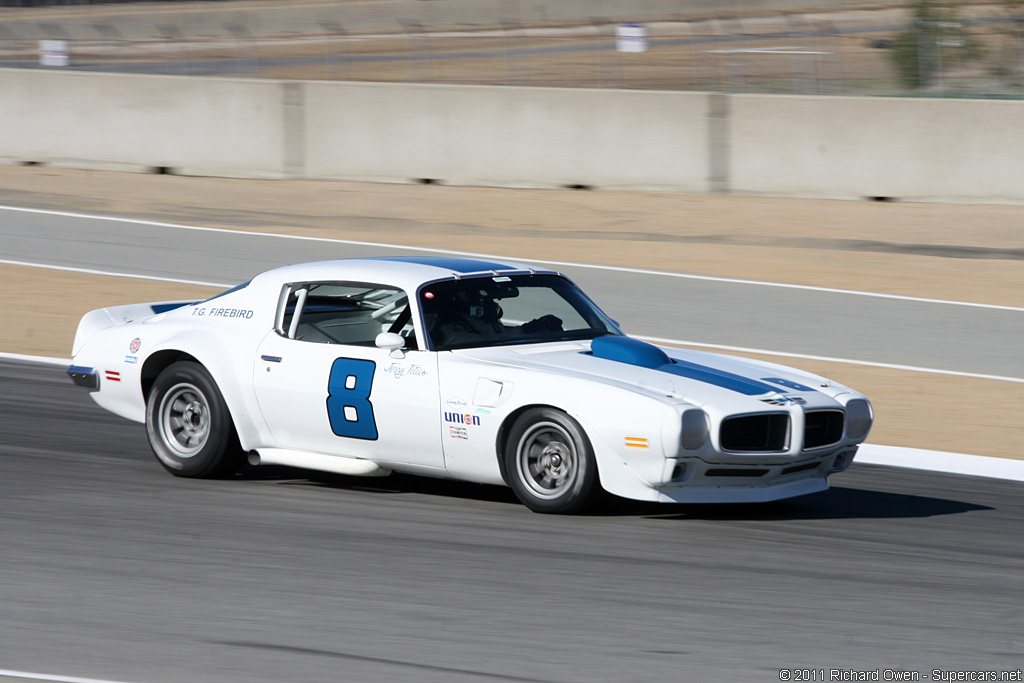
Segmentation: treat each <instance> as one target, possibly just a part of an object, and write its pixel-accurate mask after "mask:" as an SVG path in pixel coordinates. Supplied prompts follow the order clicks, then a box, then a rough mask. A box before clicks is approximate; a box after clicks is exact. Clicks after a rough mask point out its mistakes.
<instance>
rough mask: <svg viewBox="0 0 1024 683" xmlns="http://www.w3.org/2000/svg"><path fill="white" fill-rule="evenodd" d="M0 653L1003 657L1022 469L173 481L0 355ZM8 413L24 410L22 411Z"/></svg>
mask: <svg viewBox="0 0 1024 683" xmlns="http://www.w3.org/2000/svg"><path fill="white" fill-rule="evenodd" d="M0 386H3V388H4V390H3V392H0V411H2V414H3V416H4V422H5V424H6V425H7V426H8V427H7V428H5V429H4V434H5V436H4V439H3V441H2V443H0V548H3V561H2V562H0V605H2V606H3V607H2V609H0V667H3V668H4V669H7V670H18V671H31V672H40V673H45V674H51V675H62V676H80V677H93V678H100V679H104V680H116V681H137V682H154V683H157V682H162V681H175V682H178V681H210V682H216V681H231V682H239V683H241V682H243V681H246V682H248V681H328V680H346V681H395V680H415V681H446V682H448V681H450V682H458V681H695V680H708V681H738V680H743V681H777V680H779V674H778V670H779V669H783V668H787V669H793V668H814V669H819V668H825V669H833V668H843V669H856V670H874V669H880V670H882V671H884V670H886V669H895V670H911V671H919V672H922V673H926V672H931V671H932V670H933V669H937V668H938V669H942V670H944V671H953V670H956V671H961V670H975V669H978V670H997V671H1001V670H1014V669H1017V668H1019V667H1020V666H1021V652H1022V651H1024V640H1022V638H1024V636H1022V635H1021V634H1022V633H1024V628H1022V627H1024V618H1022V609H1021V603H1020V595H1021V588H1022V587H1024V584H1022V581H1024V580H1022V578H1021V577H1022V576H1024V551H1022V547H1021V544H1020V539H1021V538H1022V537H1024V502H1022V500H1021V498H1020V495H1019V492H1020V485H1019V483H1016V482H1006V481H999V480H993V479H982V478H973V477H955V476H950V475H941V474H934V473H926V472H920V471H910V470H901V469H897V468H888V467H873V466H866V465H859V466H855V467H854V468H853V469H852V470H851V471H849V472H847V473H845V474H843V475H840V476H838V477H836V479H835V480H834V483H835V484H836V485H837V486H836V487H835V488H833V489H832V490H831V491H828V492H825V493H821V494H816V495H813V496H808V497H804V498H801V499H796V500H793V501H788V502H780V503H773V504H769V505H763V506H744V507H738V508H737V507H711V506H643V505H633V504H630V503H618V504H613V505H612V506H611V508H610V509H609V510H608V511H607V512H606V513H604V514H599V515H594V516H589V517H569V518H563V517H550V516H541V515H536V514H533V513H531V512H529V511H528V510H527V509H526V508H524V507H522V506H521V505H519V504H518V503H516V502H515V500H514V499H513V497H512V495H511V493H510V492H509V491H507V490H505V489H501V488H492V487H481V486H476V485H465V484H455V483H451V482H444V481H439V480H429V479H419V478H413V477H397V476H396V477H393V478H388V479H382V480H360V479H348V478H344V477H340V476H331V475H317V474H313V475H307V474H305V473H301V472H298V471H294V470H284V469H271V468H259V469H253V470H249V471H246V472H243V473H242V474H241V475H239V476H237V477H236V478H234V479H231V480H227V481H198V480H183V479H176V478H174V477H172V476H170V475H169V474H167V473H165V472H164V471H163V469H162V468H160V467H159V465H158V464H157V463H156V460H155V459H154V458H153V457H152V455H151V454H150V452H149V449H148V445H147V443H146V440H145V434H144V430H143V428H142V426H141V425H138V424H135V423H131V422H127V421H124V420H121V419H120V418H117V417H115V416H113V415H110V414H108V413H106V412H104V411H102V410H100V409H99V408H97V407H96V406H94V405H93V403H92V401H91V400H90V399H89V398H88V395H87V394H86V393H85V392H81V391H78V390H75V389H74V388H73V387H71V386H70V382H68V380H67V379H66V378H65V377H64V374H63V369H62V368H60V367H56V366H50V365H41V364H29V363H19V362H13V361H0ZM15 425H16V428H12V426H15Z"/></svg>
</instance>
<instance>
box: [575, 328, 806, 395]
mask: <svg viewBox="0 0 1024 683" xmlns="http://www.w3.org/2000/svg"><path fill="white" fill-rule="evenodd" d="M590 353H591V355H593V356H595V357H597V358H603V359H605V360H611V361H615V362H617V363H626V364H627V365H635V366H637V367H641V368H648V369H650V370H656V371H658V372H666V373H668V374H670V375H676V376H678V377H685V378H687V379H692V380H696V381H698V382H704V383H705V384H712V385H714V386H716V387H721V388H723V389H728V390H730V391H735V392H737V393H740V394H743V395H745V396H759V395H761V394H768V393H783V394H784V393H786V392H785V391H783V390H781V389H779V388H778V387H773V386H771V385H769V384H765V383H763V382H759V381H757V380H755V379H748V378H746V377H743V376H741V375H736V374H733V373H731V372H726V371H725V370H717V369H715V368H711V367H708V366H706V365H698V364H697V363H690V362H688V361H685V360H678V359H674V358H669V356H668V354H666V353H665V352H664V351H662V350H661V349H659V348H658V347H657V346H654V345H653V344H648V343H647V342H643V341H640V340H639V339H633V338H631V337H617V336H616V337H598V338H597V339H595V340H594V341H593V342H591V344H590Z"/></svg>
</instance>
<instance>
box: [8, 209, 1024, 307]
mask: <svg viewBox="0 0 1024 683" xmlns="http://www.w3.org/2000/svg"><path fill="white" fill-rule="evenodd" d="M0 210H3V211H19V212H22V213H34V214H45V215H48V216H64V217H67V218H84V219H87V220H97V221H110V222H114V223H130V224H133V225H149V226H153V227H160V228H174V229H176V230H195V231H199V232H215V233H224V234H233V235H247V236H253V237H272V238H276V239H289V240H299V241H306V242H327V243H331V244H348V245H352V246H360V247H376V248H380V249H397V250H402V251H420V252H424V253H434V254H451V255H455V256H472V257H474V258H487V259H497V260H505V261H520V262H527V263H538V264H544V265H549V266H567V267H570V268H590V269H594V270H607V271H613V272H620V273H635V274H638V275H658V276H661V277H674V278H681V279H686V280H704V281H707V282H725V283H729V284H738V285H750V286H756V287H780V288H784V289H801V290H806V291H813V292H826V293H829V294H847V295H850V296H867V297H874V298H878V299H895V300H898V301H914V302H919V303H929V304H941V305H945V306H968V307H971V308H988V309H995V310H1001V311H1017V312H1021V313H1024V308H1021V307H1017V306H1000V305H996V304H980V303H974V302H970V301H952V300H949V299H928V298H924V297H916V296H903V295H900V294H881V293H879V292H863V291H859V290H853V289H836V288H832V287H814V286H811V285H795V284H789V283H784V282H767V281H764V280H742V279H739V278H727V277H715V276H711V275H693V274H690V273H675V272H671V271H664V270H646V269H643V268H627V267H623V266H605V265H597V264H593V263H576V262H573V261H551V260H540V259H535V258H529V257H528V258H519V257H509V256H502V255H498V254H481V253H478V252H471V251H455V250H452V249H436V248H431V247H413V246H408V245H401V244H387V243H384V242H362V241H358V240H343V239H335V238H331V237H307V236H304V235H286V234H281V233H273V232H255V231H251V230H230V229H228V228H209V227H203V226H197V225H183V224H181V223H166V222H162V221H144V220H139V219H135V218H114V217H110V216H98V215H93V214H85V213H74V212H70V211H51V210H48V209H27V208H24V207H20V206H4V205H0Z"/></svg>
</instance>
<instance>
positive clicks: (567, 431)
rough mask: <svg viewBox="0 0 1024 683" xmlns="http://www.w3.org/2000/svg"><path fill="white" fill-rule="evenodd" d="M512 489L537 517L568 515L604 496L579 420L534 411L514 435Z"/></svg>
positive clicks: (508, 463)
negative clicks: (542, 515) (540, 515)
mask: <svg viewBox="0 0 1024 683" xmlns="http://www.w3.org/2000/svg"><path fill="white" fill-rule="evenodd" d="M505 471H506V472H507V473H508V479H509V485H510V486H511V487H512V490H513V491H515V493H516V496H517V497H518V498H519V500H520V501H522V503H523V504H524V505H525V506H526V507H528V508H530V509H531V510H533V511H534V512H547V513H561V514H568V513H573V512H581V511H583V510H585V509H586V508H587V507H589V506H590V505H592V504H593V503H594V501H595V499H596V497H597V494H598V492H599V491H600V483H599V482H598V475H597V464H596V461H595V460H594V452H593V449H592V448H591V446H590V441H589V440H588V439H587V435H586V434H585V433H584V432H583V428H582V427H580V425H579V423H578V422H576V420H574V419H572V418H571V417H569V416H568V415H566V414H565V413H563V412H562V411H560V410H555V409H553V408H532V409H530V410H528V411H526V412H525V413H523V414H522V415H521V416H520V417H519V419H518V420H516V422H515V424H514V425H513V427H512V430H511V431H510V432H509V438H508V443H507V447H506V448H505Z"/></svg>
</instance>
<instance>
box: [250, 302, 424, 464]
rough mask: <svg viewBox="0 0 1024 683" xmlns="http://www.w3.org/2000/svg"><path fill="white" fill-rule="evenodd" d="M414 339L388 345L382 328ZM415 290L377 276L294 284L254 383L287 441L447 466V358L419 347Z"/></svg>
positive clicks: (298, 446) (280, 438)
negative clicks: (441, 364) (441, 382)
mask: <svg viewBox="0 0 1024 683" xmlns="http://www.w3.org/2000/svg"><path fill="white" fill-rule="evenodd" d="M387 331H393V332H395V333H397V334H402V335H403V336H404V337H405V338H406V339H407V342H406V343H407V348H405V349H403V350H388V349H385V348H378V347H377V346H376V345H375V344H374V340H375V339H376V337H377V335H378V334H380V333H381V332H387ZM418 347H419V344H418V343H417V335H416V331H415V329H414V325H413V323H412V321H411V315H410V314H409V301H408V297H407V296H406V295H405V293H404V292H402V291H401V290H399V289H396V288H392V287H386V286H381V285H374V284H367V283H349V282H330V283H294V284H291V285H288V286H286V287H285V290H284V291H283V292H282V301H281V304H280V305H279V307H278V320H277V324H276V329H275V330H273V331H271V332H270V333H269V334H267V336H266V337H265V338H264V340H263V341H262V342H261V344H260V346H259V348H258V350H257V357H256V360H255V364H254V377H253V385H254V388H255V393H256V398H257V401H258V403H259V406H260V410H261V411H262V413H263V417H264V419H265V420H266V422H267V425H268V426H269V428H270V431H271V433H272V435H273V437H274V439H275V441H276V442H277V444H278V446H279V447H281V448H288V449H294V450H304V451H313V452H317V453H326V454H331V455H339V456H348V457H360V458H368V459H371V460H375V461H377V462H382V463H385V462H388V463H407V464H409V465H413V466H417V467H418V468H420V469H427V470H430V469H437V470H443V469H444V456H443V454H442V450H441V439H440V422H441V417H440V416H441V412H440V407H439V406H440V404H439V399H438V377H437V361H436V357H435V354H434V353H433V352H430V351H422V350H418Z"/></svg>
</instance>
